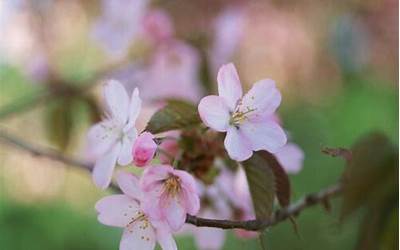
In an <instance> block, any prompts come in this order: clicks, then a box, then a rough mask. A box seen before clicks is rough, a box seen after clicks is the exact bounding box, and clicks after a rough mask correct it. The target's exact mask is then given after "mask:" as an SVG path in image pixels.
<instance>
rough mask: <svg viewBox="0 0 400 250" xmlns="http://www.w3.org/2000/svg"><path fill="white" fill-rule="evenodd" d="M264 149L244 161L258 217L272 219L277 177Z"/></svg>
mask: <svg viewBox="0 0 400 250" xmlns="http://www.w3.org/2000/svg"><path fill="white" fill-rule="evenodd" d="M263 153H264V152H262V151H259V152H256V153H254V154H253V156H252V157H251V158H250V159H248V160H246V161H244V162H243V166H244V170H245V172H246V176H247V181H248V183H249V188H250V193H251V197H252V200H253V206H254V210H255V211H254V212H255V214H256V218H257V219H270V217H271V215H272V212H273V205H274V199H275V192H276V189H275V177H274V174H273V172H272V168H271V167H270V166H268V162H267V161H266V159H265V158H264V157H263Z"/></svg>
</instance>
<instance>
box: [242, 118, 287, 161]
mask: <svg viewBox="0 0 400 250" xmlns="http://www.w3.org/2000/svg"><path fill="white" fill-rule="evenodd" d="M240 130H241V131H242V133H243V135H244V136H245V137H246V138H247V141H248V142H249V143H250V145H251V148H252V149H253V150H254V151H258V150H267V151H268V152H270V153H275V152H277V151H278V150H279V149H281V148H282V147H283V146H284V145H285V144H286V140H287V139H286V134H285V131H283V129H282V128H281V127H280V126H279V125H278V124H277V123H276V122H274V121H263V122H261V121H260V122H250V121H246V122H244V123H243V124H241V125H240Z"/></svg>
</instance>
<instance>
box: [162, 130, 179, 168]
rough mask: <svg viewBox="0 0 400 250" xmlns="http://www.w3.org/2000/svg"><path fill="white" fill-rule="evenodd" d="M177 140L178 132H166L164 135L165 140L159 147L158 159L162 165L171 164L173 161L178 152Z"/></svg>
mask: <svg viewBox="0 0 400 250" xmlns="http://www.w3.org/2000/svg"><path fill="white" fill-rule="evenodd" d="M178 138H179V132H178V131H168V132H166V133H165V139H163V141H162V142H161V144H160V145H159V148H160V155H159V158H160V162H161V163H162V164H172V161H173V159H174V158H175V157H176V155H177V154H178V152H179V145H178Z"/></svg>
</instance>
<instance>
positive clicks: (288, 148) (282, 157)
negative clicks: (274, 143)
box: [275, 143, 304, 174]
mask: <svg viewBox="0 0 400 250" xmlns="http://www.w3.org/2000/svg"><path fill="white" fill-rule="evenodd" d="M275 156H276V158H277V160H278V161H279V163H280V164H281V165H282V167H283V168H284V169H285V170H286V172H288V173H290V174H297V173H298V172H299V171H300V170H301V168H302V167H303V160H304V152H303V150H301V148H300V147H299V146H297V145H296V144H294V143H288V144H286V145H285V146H283V147H282V148H281V149H280V150H279V151H278V152H276V153H275Z"/></svg>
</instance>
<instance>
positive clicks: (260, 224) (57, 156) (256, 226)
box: [0, 130, 342, 231]
mask: <svg viewBox="0 0 400 250" xmlns="http://www.w3.org/2000/svg"><path fill="white" fill-rule="evenodd" d="M0 141H3V142H5V143H7V144H9V145H12V146H15V147H17V148H20V149H22V150H25V151H27V152H30V153H31V154H33V155H36V156H40V157H47V158H49V159H52V160H55V161H60V162H63V163H65V164H68V165H71V166H76V167H79V168H84V169H87V170H89V171H91V169H92V166H91V165H90V164H87V163H84V162H82V161H79V160H75V159H72V158H69V157H66V156H65V155H63V154H61V153H60V152H57V151H56V150H52V149H45V148H41V147H37V146H33V145H31V144H28V143H26V142H24V141H23V140H21V139H19V138H17V137H16V136H13V135H10V134H8V133H6V132H5V131H3V130H0ZM112 188H113V189H117V188H116V187H115V186H112ZM341 191H342V185H341V184H340V183H337V184H335V185H333V186H330V187H328V188H326V189H323V190H321V191H319V192H317V193H313V194H308V195H306V196H305V197H304V198H303V199H300V200H299V201H297V202H296V203H293V204H292V205H290V206H288V207H287V208H283V209H280V210H277V211H276V212H275V213H274V214H273V216H272V217H271V219H268V220H247V221H232V220H214V219H206V218H200V217H196V216H192V215H187V218H186V223H189V224H193V225H195V226H198V227H216V228H221V229H234V228H240V229H245V230H250V231H260V230H263V229H265V228H267V227H270V226H273V225H275V224H278V223H280V222H282V221H284V220H286V219H289V218H290V217H293V216H297V215H299V214H300V213H301V212H302V211H303V210H304V209H305V208H308V207H311V206H314V205H316V204H320V203H323V202H325V201H326V200H327V199H330V198H332V197H334V196H336V195H338V194H340V193H341Z"/></svg>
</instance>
